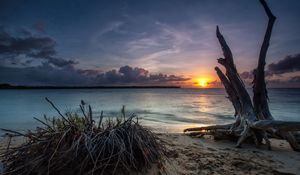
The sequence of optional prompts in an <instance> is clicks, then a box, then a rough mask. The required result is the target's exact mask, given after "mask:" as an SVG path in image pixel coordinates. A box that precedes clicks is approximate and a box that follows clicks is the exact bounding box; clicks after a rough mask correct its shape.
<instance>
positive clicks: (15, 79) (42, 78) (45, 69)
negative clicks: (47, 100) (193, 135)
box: [0, 63, 189, 86]
mask: <svg viewBox="0 0 300 175" xmlns="http://www.w3.org/2000/svg"><path fill="white" fill-rule="evenodd" d="M187 80H189V79H188V78H184V77H181V76H175V75H166V74H161V73H159V74H150V73H149V71H147V70H145V69H143V68H138V67H135V68H132V67H130V66H123V67H121V68H120V69H119V70H116V69H113V70H109V71H107V72H101V71H97V70H81V69H76V68H74V66H65V67H63V68H57V67H55V66H53V65H51V64H49V63H43V64H42V65H40V66H35V67H25V68H16V67H0V83H10V84H17V85H61V86H62V85H64V86H66V85H69V86H94V85H145V84H147V85H168V84H173V83H176V82H183V81H187Z"/></svg>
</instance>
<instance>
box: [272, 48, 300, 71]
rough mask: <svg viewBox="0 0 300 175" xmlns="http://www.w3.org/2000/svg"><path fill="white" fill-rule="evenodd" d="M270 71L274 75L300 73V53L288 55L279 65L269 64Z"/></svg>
mask: <svg viewBox="0 0 300 175" xmlns="http://www.w3.org/2000/svg"><path fill="white" fill-rule="evenodd" d="M268 69H269V71H271V72H272V73H273V74H283V73H289V72H296V71H300V53H299V54H296V55H288V56H286V57H285V58H284V59H283V60H280V61H279V62H278V63H271V64H269V66H268Z"/></svg>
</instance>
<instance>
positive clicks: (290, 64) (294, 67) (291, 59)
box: [240, 53, 300, 82]
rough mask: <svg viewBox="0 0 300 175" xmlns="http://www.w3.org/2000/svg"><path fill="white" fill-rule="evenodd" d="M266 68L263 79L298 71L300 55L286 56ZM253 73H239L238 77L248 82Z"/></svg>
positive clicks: (251, 78)
mask: <svg viewBox="0 0 300 175" xmlns="http://www.w3.org/2000/svg"><path fill="white" fill-rule="evenodd" d="M267 68H268V69H267V70H265V77H266V78H267V79H268V78H270V77H272V76H273V75H277V76H281V75H282V74H285V73H291V72H297V71H300V53H299V54H296V55H288V56H286V57H285V58H284V59H282V60H280V61H278V62H277V63H271V64H269V65H268V66H267ZM254 71H255V70H252V71H245V72H242V73H240V76H241V78H242V79H244V80H245V81H246V82H248V81H249V80H253V78H254V74H253V73H254Z"/></svg>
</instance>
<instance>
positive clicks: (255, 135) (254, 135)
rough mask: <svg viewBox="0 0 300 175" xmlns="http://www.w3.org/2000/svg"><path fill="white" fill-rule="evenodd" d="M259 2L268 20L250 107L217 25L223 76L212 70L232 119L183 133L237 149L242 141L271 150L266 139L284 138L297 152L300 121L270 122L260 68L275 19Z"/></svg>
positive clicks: (272, 120)
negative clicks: (229, 105)
mask: <svg viewBox="0 0 300 175" xmlns="http://www.w3.org/2000/svg"><path fill="white" fill-rule="evenodd" d="M260 3H261V5H262V6H263V9H264V11H265V12H266V14H267V16H268V19H269V21H268V26H267V29H266V32H265V36H264V40H263V44H262V46H261V50H260V54H259V59H258V66H257V68H256V70H255V71H254V80H253V100H252V101H253V104H252V101H251V98H250V95H249V94H248V92H247V90H246V87H245V85H244V83H243V81H242V79H241V78H240V76H239V74H238V72H237V69H236V66H235V64H234V61H233V55H232V52H231V50H230V48H229V46H228V45H227V43H226V41H225V39H224V37H223V35H222V34H221V32H220V30H219V27H218V26H217V32H216V34H217V38H218V40H219V43H220V45H221V47H222V50H223V55H224V58H219V59H218V63H219V64H221V65H222V66H224V68H225V70H226V73H225V74H224V73H223V72H222V71H221V70H220V68H219V67H216V68H215V70H216V72H217V75H218V76H219V78H220V80H221V82H222V84H223V85H224V87H225V90H226V92H227V94H228V96H229V100H230V101H231V103H232V105H233V107H234V109H235V114H234V116H235V117H236V120H235V122H234V123H232V124H229V125H216V126H208V127H198V128H188V129H185V130H184V132H189V135H192V136H203V135H213V136H214V137H215V138H216V139H233V140H237V145H236V146H237V147H240V146H241V144H242V143H243V142H244V141H246V140H248V141H251V142H253V143H255V144H256V145H257V146H258V145H260V144H261V143H262V141H263V140H264V141H265V143H266V144H267V146H268V148H269V149H271V143H270V141H269V138H278V139H285V140H287V141H288V142H289V144H290V145H291V147H292V148H293V150H295V151H300V146H299V144H300V136H299V135H300V134H299V133H297V131H299V130H300V122H288V121H277V120H274V118H273V116H272V115H271V112H270V110H269V106H268V94H267V89H266V82H265V70H264V69H265V64H266V62H265V60H266V54H267V51H268V47H269V42H270V38H271V34H272V29H273V25H274V22H275V20H276V17H275V16H274V15H273V14H272V12H271V10H270V8H269V7H268V5H267V3H266V2H265V0H260Z"/></svg>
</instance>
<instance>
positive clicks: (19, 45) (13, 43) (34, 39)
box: [0, 26, 76, 67]
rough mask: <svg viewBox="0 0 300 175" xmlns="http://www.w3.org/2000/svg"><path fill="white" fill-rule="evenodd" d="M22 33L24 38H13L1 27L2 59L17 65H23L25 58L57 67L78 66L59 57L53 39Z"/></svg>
mask: <svg viewBox="0 0 300 175" xmlns="http://www.w3.org/2000/svg"><path fill="white" fill-rule="evenodd" d="M22 31H23V32H21V34H23V36H13V35H11V34H10V33H8V32H7V31H6V30H5V29H4V27H3V26H2V27H0V58H1V59H6V60H9V61H10V63H11V64H17V63H18V62H19V63H22V61H21V60H20V59H22V58H21V57H22V56H24V57H27V58H32V59H41V60H43V61H47V62H48V63H50V64H53V65H54V66H57V67H63V66H68V65H74V64H76V62H74V61H72V60H66V59H63V58H60V57H57V52H56V50H55V46H56V42H55V40H54V39H52V38H51V37H45V36H43V37H41V36H34V35H33V34H32V33H30V31H28V30H22ZM24 32H26V34H24ZM25 61H26V60H25ZM27 61H28V60H27Z"/></svg>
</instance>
